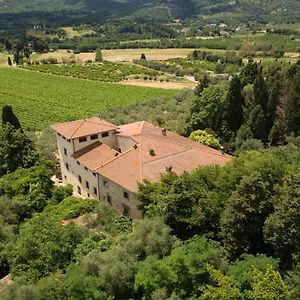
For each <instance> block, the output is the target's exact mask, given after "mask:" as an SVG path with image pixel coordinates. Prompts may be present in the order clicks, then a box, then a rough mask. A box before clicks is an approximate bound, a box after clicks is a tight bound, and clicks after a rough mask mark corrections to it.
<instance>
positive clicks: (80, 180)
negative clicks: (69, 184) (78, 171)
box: [78, 175, 82, 183]
mask: <svg viewBox="0 0 300 300" xmlns="http://www.w3.org/2000/svg"><path fill="white" fill-rule="evenodd" d="M78 180H79V182H80V183H82V178H81V176H80V175H78Z"/></svg>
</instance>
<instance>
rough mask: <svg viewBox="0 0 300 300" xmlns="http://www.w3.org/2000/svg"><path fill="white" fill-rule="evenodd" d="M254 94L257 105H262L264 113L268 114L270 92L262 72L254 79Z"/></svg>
mask: <svg viewBox="0 0 300 300" xmlns="http://www.w3.org/2000/svg"><path fill="white" fill-rule="evenodd" d="M253 94H254V99H255V103H256V105H260V106H261V108H262V109H263V112H264V114H265V115H266V113H267V106H268V100H269V92H268V88H267V85H266V83H265V80H264V78H263V77H262V75H261V73H259V74H258V76H257V77H256V79H255V81H254V86H253Z"/></svg>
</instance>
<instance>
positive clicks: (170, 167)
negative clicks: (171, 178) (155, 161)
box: [166, 165, 173, 173]
mask: <svg viewBox="0 0 300 300" xmlns="http://www.w3.org/2000/svg"><path fill="white" fill-rule="evenodd" d="M172 169H173V167H172V166H170V165H169V166H166V171H167V172H168V173H171V172H172Z"/></svg>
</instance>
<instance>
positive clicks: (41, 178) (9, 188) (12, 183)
mask: <svg viewBox="0 0 300 300" xmlns="http://www.w3.org/2000/svg"><path fill="white" fill-rule="evenodd" d="M50 177H51V171H50V170H49V169H48V168H47V167H46V166H35V167H31V168H29V169H18V170H17V171H16V172H14V173H11V174H8V175H5V176H3V177H2V179H1V182H0V194H2V195H5V196H7V197H9V198H12V199H13V200H15V201H17V202H19V204H20V205H21V206H22V210H21V212H20V215H19V218H20V219H22V220H23V219H24V218H25V217H30V216H31V215H32V214H33V213H34V212H41V211H42V210H43V209H44V207H45V206H46V205H47V202H48V200H49V199H50V198H51V196H52V189H53V182H52V181H51V179H50Z"/></svg>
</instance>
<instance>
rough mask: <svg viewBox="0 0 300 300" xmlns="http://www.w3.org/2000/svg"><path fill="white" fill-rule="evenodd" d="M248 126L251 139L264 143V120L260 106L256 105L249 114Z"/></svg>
mask: <svg viewBox="0 0 300 300" xmlns="http://www.w3.org/2000/svg"><path fill="white" fill-rule="evenodd" d="M249 125H250V128H251V131H252V133H253V138H255V139H258V140H262V141H266V139H267V132H266V127H265V126H266V118H265V114H264V111H263V109H262V107H261V106H260V105H256V106H255V107H254V108H253V110H252V111H251V113H250V116H249Z"/></svg>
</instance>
